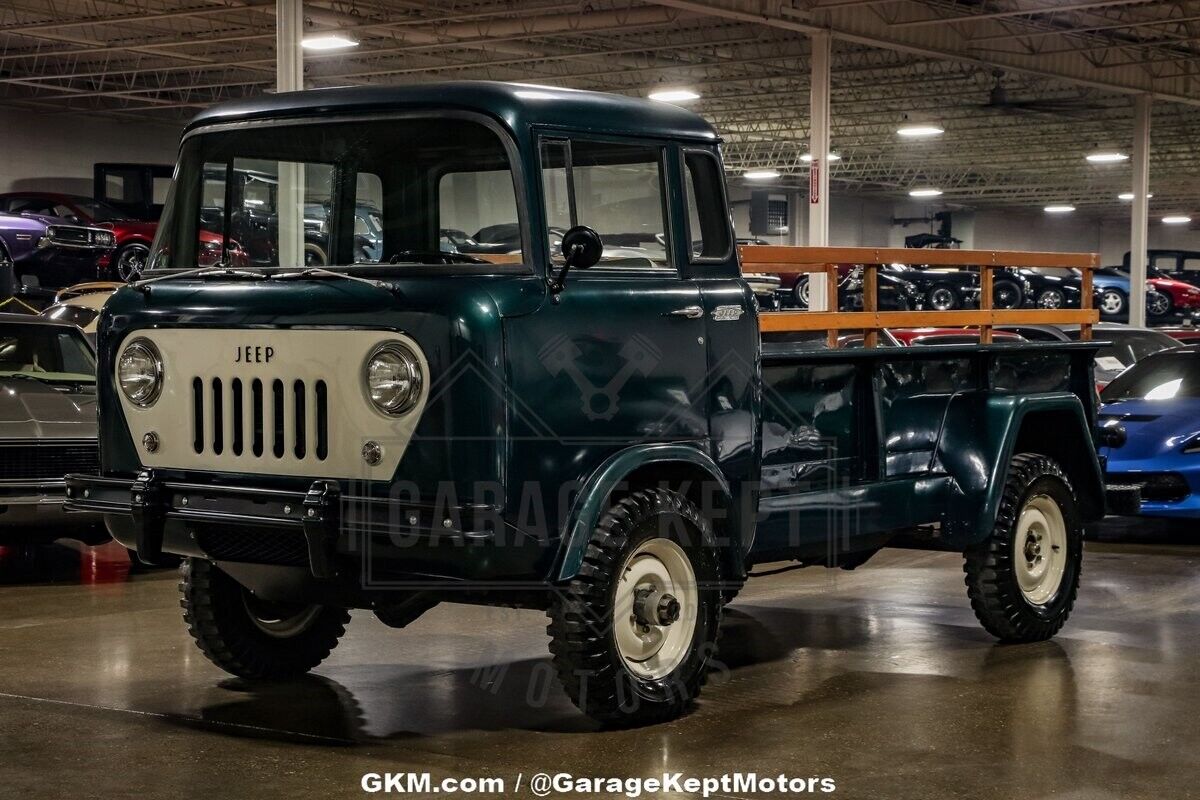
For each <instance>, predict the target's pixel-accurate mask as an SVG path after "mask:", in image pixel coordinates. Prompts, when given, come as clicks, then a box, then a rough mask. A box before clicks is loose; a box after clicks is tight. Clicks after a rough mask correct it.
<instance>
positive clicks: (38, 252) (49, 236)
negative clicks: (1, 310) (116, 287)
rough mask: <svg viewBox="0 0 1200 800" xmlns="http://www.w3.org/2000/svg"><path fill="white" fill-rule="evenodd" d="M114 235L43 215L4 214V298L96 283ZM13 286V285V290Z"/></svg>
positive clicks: (0, 226)
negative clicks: (99, 260) (86, 282)
mask: <svg viewBox="0 0 1200 800" xmlns="http://www.w3.org/2000/svg"><path fill="white" fill-rule="evenodd" d="M115 244H116V238H115V237H114V235H113V232H112V231H110V230H105V229H103V228H89V227H85V226H83V225H72V224H70V223H68V222H65V221H63V220H61V219H58V218H57V217H47V216H43V215H41V214H3V213H0V296H8V295H12V294H25V295H38V294H42V293H43V292H44V293H46V294H52V290H54V289H61V288H64V287H66V286H71V285H73V284H76V283H82V282H84V281H94V280H96V274H97V273H96V269H97V267H96V261H97V260H98V259H99V258H100V257H101V256H102V255H104V254H105V253H108V252H110V251H111V250H112V249H113V246H114V245H115ZM10 283H11V285H9V284H10Z"/></svg>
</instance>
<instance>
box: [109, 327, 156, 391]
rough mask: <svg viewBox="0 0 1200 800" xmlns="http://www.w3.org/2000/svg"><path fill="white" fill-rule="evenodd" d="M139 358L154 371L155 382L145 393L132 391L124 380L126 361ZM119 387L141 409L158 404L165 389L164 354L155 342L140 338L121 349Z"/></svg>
mask: <svg viewBox="0 0 1200 800" xmlns="http://www.w3.org/2000/svg"><path fill="white" fill-rule="evenodd" d="M133 356H137V357H141V358H144V359H146V361H147V362H149V364H150V367H151V369H152V370H153V377H154V380H153V381H152V382H151V383H150V384H149V385H148V388H147V389H146V390H145V391H140V392H138V391H130V390H129V389H128V388H127V387H126V385H125V381H124V380H123V377H122V374H123V371H124V367H125V364H126V360H127V359H129V358H130V357H133ZM116 377H117V386H118V388H120V390H121V394H122V395H123V396H124V397H125V399H126V400H128V401H129V402H131V403H133V404H134V405H135V406H137V407H139V408H149V407H150V406H152V405H154V403H155V402H157V400H158V398H159V396H160V395H161V394H162V387H163V360H162V353H160V352H159V350H158V347H156V346H155V344H154V342H152V341H150V340H149V339H146V338H144V337H138V338H137V339H134V340H132V341H131V342H129V344H127V345H125V347H123V348H121V354H120V355H119V356H117V368H116Z"/></svg>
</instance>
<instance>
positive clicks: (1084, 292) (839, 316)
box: [738, 245, 1100, 347]
mask: <svg viewBox="0 0 1200 800" xmlns="http://www.w3.org/2000/svg"><path fill="white" fill-rule="evenodd" d="M738 250H739V253H740V255H741V258H742V271H743V272H766V273H775V274H779V273H784V274H794V273H798V272H804V273H810V274H812V273H824V274H825V281H826V287H827V296H828V297H829V304H830V306H832V307H833V308H837V306H838V291H837V290H838V283H839V282H840V281H839V275H838V265H839V264H854V265H861V266H862V267H863V310H862V311H767V312H763V313H761V314H759V317H758V318H759V328H760V330H761V331H762V332H764V333H782V332H787V331H820V330H823V331H826V332H827V334H828V336H827V338H828V341H829V345H830V347H836V346H837V338H838V332H839V331H842V330H861V331H863V337H864V340H865V341H864V344H865V345H866V346H867V347H874V346H876V345H877V344H878V343H879V331H880V330H882V329H884V328H916V327H928V326H937V327H959V326H962V327H968V328H979V341H980V342H981V343H983V344H989V343H990V342H991V341H992V326H993V325H1068V324H1078V325H1079V326H1080V330H1079V338H1080V339H1081V340H1083V341H1087V340H1090V339H1091V338H1092V325H1094V324H1095V323H1097V322H1099V320H1100V312H1099V311H1097V310H1096V309H1093V308H1079V309H1057V310H1047V309H993V308H992V302H993V297H992V291H993V284H992V281H993V277H994V275H995V270H996V269H997V268H1004V267H1053V268H1063V269H1078V270H1079V271H1080V273H1081V275H1082V278H1081V280H1080V283H1081V287H1080V288H1081V292H1080V297H1081V298H1090V297H1091V296H1092V270H1094V269H1096V268H1097V267H1099V266H1100V257H1099V256H1098V255H1097V254H1096V253H1039V252H1025V251H1016V250H924V249H914V248H903V247H780V246H776V245H747V246H743V247H739V248H738ZM881 264H904V265H909V266H937V267H955V268H957V269H975V270H978V271H979V309H978V310H962V311H884V312H880V311H879V309H878V302H879V295H878V286H879V277H878V269H879V266H880V265H881Z"/></svg>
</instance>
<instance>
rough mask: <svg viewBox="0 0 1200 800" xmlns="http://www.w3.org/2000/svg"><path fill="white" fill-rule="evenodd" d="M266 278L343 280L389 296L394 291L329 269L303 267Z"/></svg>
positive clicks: (389, 286) (371, 281)
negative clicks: (380, 290) (368, 287)
mask: <svg viewBox="0 0 1200 800" xmlns="http://www.w3.org/2000/svg"><path fill="white" fill-rule="evenodd" d="M268 277H269V278H271V280H279V281H287V280H301V279H304V278H345V279H346V280H348V281H354V282H355V283H365V284H366V285H367V286H374V287H375V288H376V289H383V290H384V291H385V292H387V293H389V294H393V293H394V291H395V287H394V286H393V285H392V284H390V283H385V282H384V281H377V280H374V279H372V278H362V277H359V276H358V275H350V274H349V273H346V272H336V271H334V270H331V269H325V268H324V267H305V268H304V269H298V270H295V271H294V272H276V273H274V274H272V275H269V276H268Z"/></svg>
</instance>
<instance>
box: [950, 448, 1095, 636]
mask: <svg viewBox="0 0 1200 800" xmlns="http://www.w3.org/2000/svg"><path fill="white" fill-rule="evenodd" d="M965 556H966V561H965V563H964V565H963V571H964V572H966V583H967V594H968V596H969V597H970V598H971V607H972V608H973V609H974V610H975V616H976V617H978V618H979V621H980V622H981V623H982V624H983V627H984V628H986V629H987V631H988V632H989V633H991V634H992V635H993V636H995V637H997V638H998V639H1001V640H1002V641H1006V642H1039V641H1044V640H1046V639H1049V638H1051V637H1052V636H1054V634H1056V633H1058V631H1059V629H1060V628H1062V626H1063V624H1064V623H1065V622H1066V621H1067V617H1068V616H1070V614H1071V609H1072V607H1073V606H1074V605H1075V595H1076V593H1077V592H1078V590H1079V578H1080V573H1081V569H1082V559H1083V522H1082V521H1081V519H1080V516H1079V508H1078V502H1077V500H1076V497H1075V490H1074V489H1073V488H1072V487H1071V483H1070V481H1069V480H1068V479H1067V476H1066V474H1065V473H1064V472H1063V470H1062V468H1061V467H1060V466H1059V465H1058V464H1057V463H1056V462H1055V461H1054V460H1053V459H1050V458H1047V457H1046V456H1043V455H1040V454H1037V453H1022V454H1020V455H1017V456H1015V457H1014V458H1013V460H1012V462H1011V463H1010V464H1009V468H1008V478H1007V480H1006V481H1005V484H1004V494H1003V496H1002V497H1001V498H1000V508H999V511H998V512H997V514H996V525H995V528H994V529H993V530H992V532H991V534H990V535H989V536H988V537H987V538H986V539H984V540H983V541H982V542H980V543H979V544H977V545H975V546H974V547H972V548H971V549H969V550H967V551H966V553H965Z"/></svg>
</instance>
